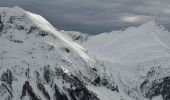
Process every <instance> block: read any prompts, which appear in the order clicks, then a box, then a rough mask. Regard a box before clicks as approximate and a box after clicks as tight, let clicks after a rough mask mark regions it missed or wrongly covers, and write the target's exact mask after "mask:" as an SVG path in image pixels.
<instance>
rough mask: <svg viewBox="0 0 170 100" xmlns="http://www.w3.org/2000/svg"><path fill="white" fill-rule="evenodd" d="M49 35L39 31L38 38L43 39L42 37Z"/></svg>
mask: <svg viewBox="0 0 170 100" xmlns="http://www.w3.org/2000/svg"><path fill="white" fill-rule="evenodd" d="M48 34H49V33H48V32H45V31H39V34H38V35H40V36H42V37H44V36H47V35H48Z"/></svg>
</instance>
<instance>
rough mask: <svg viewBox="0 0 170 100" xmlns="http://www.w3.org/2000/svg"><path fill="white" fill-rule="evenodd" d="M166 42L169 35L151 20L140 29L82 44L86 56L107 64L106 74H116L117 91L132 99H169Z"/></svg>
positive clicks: (169, 56)
mask: <svg viewBox="0 0 170 100" xmlns="http://www.w3.org/2000/svg"><path fill="white" fill-rule="evenodd" d="M169 43H170V33H169V32H168V31H167V30H166V29H165V28H164V27H163V26H162V25H160V24H159V23H158V22H157V21H150V22H148V23H145V24H143V25H140V26H139V27H130V28H127V29H124V30H120V31H112V32H110V33H102V34H99V35H95V36H91V37H89V38H88V40H87V41H85V42H83V44H82V45H83V46H84V47H86V48H87V50H88V53H89V54H91V55H93V56H95V57H96V58H97V59H100V60H103V61H106V62H105V63H104V66H106V72H107V74H109V73H110V74H112V75H113V76H116V74H115V73H118V74H117V79H116V78H114V79H116V82H117V85H118V87H119V89H120V91H123V92H124V93H125V94H126V95H128V96H129V97H131V99H132V98H133V99H136V100H145V99H146V100H147V99H158V98H160V97H161V98H163V100H169V99H170V94H169V93H170V89H169V87H170V86H169V83H170V78H169V77H170V68H169V66H170V60H169V59H170V44H169ZM107 62H109V63H112V64H108V63H107ZM157 96H159V97H157ZM125 100H126V99H125ZM160 100H161V99H160Z"/></svg>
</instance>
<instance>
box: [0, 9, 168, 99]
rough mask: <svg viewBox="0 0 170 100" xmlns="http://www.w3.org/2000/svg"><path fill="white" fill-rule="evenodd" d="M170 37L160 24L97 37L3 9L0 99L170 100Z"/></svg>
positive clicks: (0, 25)
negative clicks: (65, 29) (62, 29)
mask: <svg viewBox="0 0 170 100" xmlns="http://www.w3.org/2000/svg"><path fill="white" fill-rule="evenodd" d="M169 37H170V34H169V32H168V31H166V30H165V28H164V27H163V26H162V25H159V24H158V22H156V21H151V22H149V23H146V24H143V25H141V26H139V27H134V28H128V29H125V30H121V31H113V32H111V33H102V34H99V35H95V36H91V35H88V34H82V33H80V32H74V31H69V32H67V31H59V30H57V29H55V28H54V27H53V26H52V25H51V24H50V23H49V22H48V21H47V20H45V19H44V18H43V17H42V16H40V15H37V14H33V13H30V12H28V11H25V10H23V9H22V8H20V7H17V6H15V7H12V8H9V7H1V8H0V100H149V99H150V100H157V97H160V98H162V100H170V73H169V72H170V68H169V64H170V59H169V58H170V55H169V53H170V50H169V47H170V45H169V42H170V38H169ZM106 40H107V41H106ZM76 42H77V43H76ZM81 45H82V46H81ZM84 47H85V48H86V49H84Z"/></svg>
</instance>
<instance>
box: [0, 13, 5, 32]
mask: <svg viewBox="0 0 170 100" xmlns="http://www.w3.org/2000/svg"><path fill="white" fill-rule="evenodd" d="M3 28H4V24H3V22H2V21H1V16H0V32H2V30H3Z"/></svg>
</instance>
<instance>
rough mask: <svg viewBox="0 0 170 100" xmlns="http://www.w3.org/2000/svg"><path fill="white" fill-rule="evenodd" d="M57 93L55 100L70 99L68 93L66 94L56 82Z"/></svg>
mask: <svg viewBox="0 0 170 100" xmlns="http://www.w3.org/2000/svg"><path fill="white" fill-rule="evenodd" d="M54 89H55V93H54V100H68V98H67V95H66V94H64V93H63V92H62V91H61V90H60V89H59V88H58V87H57V85H56V84H55V85H54Z"/></svg>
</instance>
